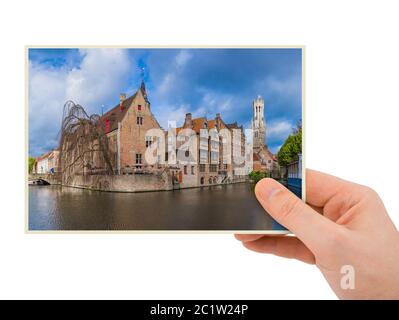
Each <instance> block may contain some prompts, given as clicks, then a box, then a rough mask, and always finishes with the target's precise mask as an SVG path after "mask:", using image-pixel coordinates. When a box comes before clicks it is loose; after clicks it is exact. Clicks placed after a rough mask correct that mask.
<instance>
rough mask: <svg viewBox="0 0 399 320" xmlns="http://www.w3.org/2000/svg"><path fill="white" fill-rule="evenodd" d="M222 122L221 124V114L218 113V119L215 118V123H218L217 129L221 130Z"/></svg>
mask: <svg viewBox="0 0 399 320" xmlns="http://www.w3.org/2000/svg"><path fill="white" fill-rule="evenodd" d="M220 122H221V118H220V113H219V112H218V113H216V118H215V123H216V129H217V130H219V128H220Z"/></svg>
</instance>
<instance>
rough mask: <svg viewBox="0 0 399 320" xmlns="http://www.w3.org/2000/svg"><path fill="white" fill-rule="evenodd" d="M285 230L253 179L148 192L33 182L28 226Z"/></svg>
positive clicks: (43, 228) (54, 228)
mask: <svg viewBox="0 0 399 320" xmlns="http://www.w3.org/2000/svg"><path fill="white" fill-rule="evenodd" d="M271 229H274V230H281V229H282V227H281V226H280V225H278V224H277V223H275V222H274V221H273V219H272V218H271V217H270V216H269V215H267V214H265V213H264V210H263V209H262V207H261V206H260V205H259V203H258V201H257V200H256V198H255V195H254V191H253V185H251V184H250V183H238V184H230V185H221V186H211V187H204V188H194V189H183V190H175V191H162V192H145V193H113V192H101V191H91V190H84V189H76V188H71V187H61V186H56V185H50V186H29V230H43V231H44V230H271Z"/></svg>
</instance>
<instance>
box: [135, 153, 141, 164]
mask: <svg viewBox="0 0 399 320" xmlns="http://www.w3.org/2000/svg"><path fill="white" fill-rule="evenodd" d="M136 164H141V153H136Z"/></svg>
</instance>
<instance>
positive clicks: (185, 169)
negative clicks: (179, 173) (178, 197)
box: [184, 166, 187, 174]
mask: <svg viewBox="0 0 399 320" xmlns="http://www.w3.org/2000/svg"><path fill="white" fill-rule="evenodd" d="M184 174H187V166H184Z"/></svg>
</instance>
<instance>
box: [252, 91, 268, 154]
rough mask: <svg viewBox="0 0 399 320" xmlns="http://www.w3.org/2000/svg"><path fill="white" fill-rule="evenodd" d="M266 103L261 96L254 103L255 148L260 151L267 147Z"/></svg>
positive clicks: (253, 127) (253, 128)
mask: <svg viewBox="0 0 399 320" xmlns="http://www.w3.org/2000/svg"><path fill="white" fill-rule="evenodd" d="M264 109H265V101H264V100H263V98H262V97H261V96H258V97H257V98H256V99H255V100H254V101H253V102H252V113H253V117H252V130H253V148H254V150H255V151H256V150H259V149H260V148H261V147H263V146H266V143H265V138H266V122H265V116H264Z"/></svg>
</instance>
